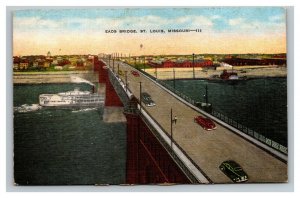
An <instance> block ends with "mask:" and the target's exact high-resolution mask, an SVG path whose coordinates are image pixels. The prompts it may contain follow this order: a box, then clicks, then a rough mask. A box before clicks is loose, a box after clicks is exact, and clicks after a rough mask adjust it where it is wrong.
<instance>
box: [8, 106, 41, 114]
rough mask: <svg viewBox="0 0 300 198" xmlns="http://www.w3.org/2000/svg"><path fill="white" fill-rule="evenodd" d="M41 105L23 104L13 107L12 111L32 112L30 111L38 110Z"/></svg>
mask: <svg viewBox="0 0 300 198" xmlns="http://www.w3.org/2000/svg"><path fill="white" fill-rule="evenodd" d="M41 108H42V106H40V105H39V104H23V105H21V106H18V107H14V112H18V113H26V112H32V111H37V110H40V109H41Z"/></svg>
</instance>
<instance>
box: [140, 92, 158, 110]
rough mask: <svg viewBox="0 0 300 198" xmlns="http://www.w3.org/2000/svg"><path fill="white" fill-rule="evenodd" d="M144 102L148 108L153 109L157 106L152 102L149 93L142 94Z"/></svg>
mask: <svg viewBox="0 0 300 198" xmlns="http://www.w3.org/2000/svg"><path fill="white" fill-rule="evenodd" d="M142 102H143V103H144V104H145V105H146V106H147V107H153V106H155V103H154V101H153V100H152V98H151V96H150V95H149V94H148V93H147V92H143V93H142Z"/></svg>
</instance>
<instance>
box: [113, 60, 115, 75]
mask: <svg viewBox="0 0 300 198" xmlns="http://www.w3.org/2000/svg"><path fill="white" fill-rule="evenodd" d="M113 72H114V73H115V59H113Z"/></svg>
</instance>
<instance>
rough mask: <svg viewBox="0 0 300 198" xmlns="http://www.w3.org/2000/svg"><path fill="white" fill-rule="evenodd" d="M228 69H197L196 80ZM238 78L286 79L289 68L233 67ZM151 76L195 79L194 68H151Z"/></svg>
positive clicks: (165, 78) (166, 78)
mask: <svg viewBox="0 0 300 198" xmlns="http://www.w3.org/2000/svg"><path fill="white" fill-rule="evenodd" d="M223 69H226V68H218V69H217V70H210V69H209V70H205V69H203V68H195V78H202V79H208V78H209V77H211V76H213V75H220V74H221V72H222V70H223ZM233 70H234V71H236V72H237V73H238V76H240V77H242V76H247V77H248V78H265V77H286V76H287V68H286V67H277V66H243V67H241V66H239V67H233ZM145 71H146V72H147V73H148V74H149V75H151V76H153V77H155V78H158V79H160V80H169V79H173V78H174V77H175V78H176V79H189V78H194V76H193V68H174V70H173V68H157V69H154V68H151V69H146V70H145ZM156 71H157V73H156Z"/></svg>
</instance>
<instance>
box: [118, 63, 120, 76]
mask: <svg viewBox="0 0 300 198" xmlns="http://www.w3.org/2000/svg"><path fill="white" fill-rule="evenodd" d="M119 72H120V65H119V63H118V76H119V74H120V73H119Z"/></svg>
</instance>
